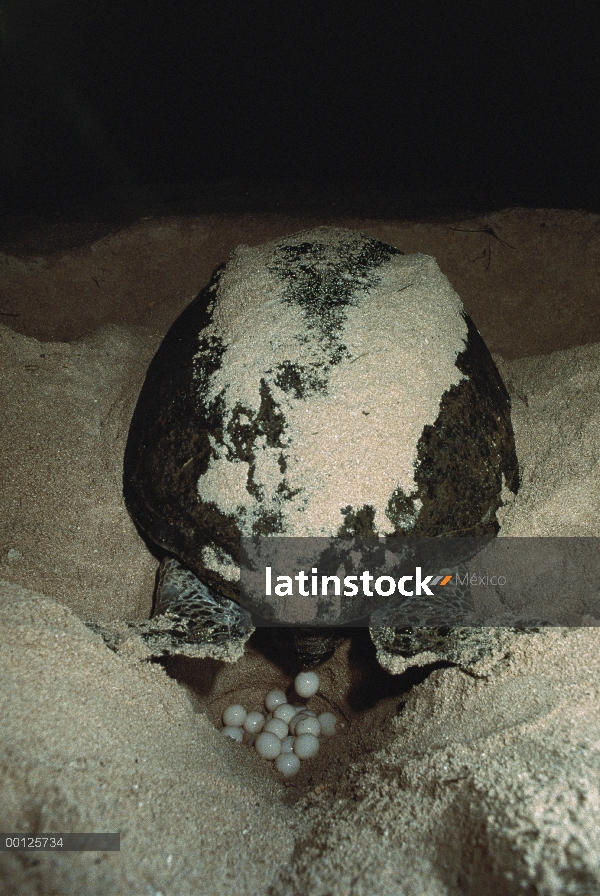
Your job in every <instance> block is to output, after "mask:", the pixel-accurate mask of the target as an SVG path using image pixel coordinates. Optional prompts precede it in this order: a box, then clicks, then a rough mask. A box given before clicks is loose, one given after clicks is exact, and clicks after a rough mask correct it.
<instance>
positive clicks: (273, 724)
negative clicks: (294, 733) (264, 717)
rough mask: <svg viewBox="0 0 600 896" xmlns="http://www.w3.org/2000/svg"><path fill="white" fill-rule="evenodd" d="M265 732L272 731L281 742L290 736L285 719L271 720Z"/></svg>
mask: <svg viewBox="0 0 600 896" xmlns="http://www.w3.org/2000/svg"><path fill="white" fill-rule="evenodd" d="M263 731H270V732H271V734H276V735H277V737H278V738H279V740H283V738H284V737H287V736H288V726H287V725H286V724H285V722H284V721H283V719H270V720H269V721H268V722H267V723H266V724H265V727H264V728H263Z"/></svg>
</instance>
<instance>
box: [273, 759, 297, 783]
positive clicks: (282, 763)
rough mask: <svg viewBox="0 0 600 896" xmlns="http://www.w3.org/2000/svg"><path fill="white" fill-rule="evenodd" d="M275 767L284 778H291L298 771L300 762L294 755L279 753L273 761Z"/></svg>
mask: <svg viewBox="0 0 600 896" xmlns="http://www.w3.org/2000/svg"><path fill="white" fill-rule="evenodd" d="M275 765H276V766H277V769H278V770H279V771H280V772H281V774H282V775H283V776H284V778H291V777H292V775H297V774H298V772H299V771H300V760H299V759H298V757H297V756H296V754H295V753H280V755H279V756H278V757H277V759H276V760H275Z"/></svg>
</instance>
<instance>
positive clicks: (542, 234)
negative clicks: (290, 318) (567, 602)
mask: <svg viewBox="0 0 600 896" xmlns="http://www.w3.org/2000/svg"><path fill="white" fill-rule="evenodd" d="M599 223H600V221H599V219H598V216H597V215H593V214H590V213H587V212H583V211H577V210H574V211H564V210H547V209H520V208H516V209H506V210H504V211H500V212H496V213H493V214H490V215H486V216H483V217H479V218H460V219H458V218H448V219H441V220H439V219H438V220H421V221H389V220H386V221H377V220H369V219H348V218H343V219H340V218H336V219H334V218H324V217H321V218H317V217H310V218H309V217H302V218H301V217H284V216H280V217H277V216H275V215H265V216H262V217H261V216H257V215H234V214H231V215H220V216H216V215H213V216H210V215H206V216H202V217H169V218H147V219H141V220H139V221H138V222H137V223H134V224H132V225H130V226H128V227H126V228H124V229H118V228H117V229H114V230H112V231H110V232H107V233H104V234H103V235H102V236H101V237H99V238H95V237H92V236H90V231H89V228H88V229H86V228H82V227H79V228H78V227H77V226H76V225H73V227H72V228H71V229H70V230H69V229H64V230H63V231H62V232H61V234H60V235H59V236H56V235H55V236H54V238H53V239H49V238H48V240H46V241H44V239H42V237H41V236H40V238H39V246H38V248H37V249H36V248H35V247H32V245H31V243H28V244H26V245H23V244H18V243H17V242H15V243H14V245H8V244H7V245H6V246H5V248H4V251H3V252H0V312H1V313H2V316H0V382H2V390H1V394H0V421H1V432H2V450H1V451H0V614H1V616H2V636H1V637H0V651H1V653H2V658H1V661H0V683H1V687H0V719H1V721H2V727H1V733H0V768H1V775H2V778H1V780H2V788H1V791H0V829H1V830H2V831H4V832H10V831H19V832H23V833H28V832H31V833H37V832H43V831H46V832H47V831H81V832H87V831H120V832H121V849H120V852H105V853H94V852H80V853H69V854H62V855H54V854H50V853H48V852H44V853H34V852H19V853H9V852H3V853H2V854H1V858H0V892H1V893H6V894H14V896H25V894H27V896H29V894H40V896H41V894H44V896H46V894H57V896H75V894H82V893H85V894H89V896H95V894H98V896H101V894H102V896H112V894H115V896H194V894H210V896H213V894H214V896H227V894H248V896H349V894H353V896H354V894H356V896H363V894H364V896H392V894H393V896H463V894H465V896H480V894H484V893H485V894H492V896H513V894H515V896H516V894H528V896H534V894H535V896H559V894H560V896H562V894H565V896H566V894H569V896H593V894H597V893H600V825H599V813H600V628H598V627H596V626H595V625H591V626H590V627H587V628H573V629H566V628H555V629H549V630H545V631H542V632H538V633H519V634H515V633H510V632H508V631H504V632H503V633H501V636H499V639H498V645H497V649H496V650H495V651H494V652H492V653H491V654H490V655H489V656H487V657H485V658H483V659H481V660H480V661H478V662H476V661H473V662H470V663H469V664H468V665H467V666H465V667H461V666H460V665H456V666H444V667H442V666H440V665H439V664H437V665H436V666H435V667H431V666H429V667H428V666H426V667H422V668H419V667H415V668H413V667H412V666H411V664H410V663H409V664H406V665H407V667H406V669H404V670H403V671H402V672H401V674H397V675H392V674H389V673H388V672H385V671H384V670H383V669H381V667H380V666H379V665H378V663H377V661H376V658H375V650H374V648H373V646H372V645H371V644H370V642H369V640H368V633H367V632H366V631H364V632H361V633H359V634H357V635H356V637H355V638H353V639H351V640H347V641H345V642H344V643H343V644H342V645H341V647H340V648H339V649H338V651H337V652H336V653H335V655H334V656H333V657H331V659H329V660H328V661H327V662H326V663H325V664H324V666H323V667H322V668H321V669H320V670H319V674H320V675H321V680H322V685H321V692H322V693H323V694H325V695H326V697H327V700H325V698H324V697H323V698H319V697H318V698H316V702H317V705H318V706H319V708H322V709H330V708H333V709H334V711H335V712H336V714H337V715H338V717H339V719H340V720H341V723H342V726H341V729H340V731H339V733H338V734H337V735H336V736H335V737H334V738H331V739H329V740H328V741H327V742H326V743H324V745H323V748H322V750H321V752H320V754H319V756H318V757H317V759H315V760H313V761H312V762H309V763H306V764H304V765H303V768H302V771H301V772H300V774H299V775H298V776H297V777H296V778H293V779H291V780H290V781H283V780H282V779H281V777H280V776H278V775H277V773H276V772H275V771H274V769H273V768H272V766H271V764H269V763H266V762H265V761H263V760H261V759H260V758H259V757H258V756H257V755H256V753H255V752H254V751H253V750H251V749H249V748H248V747H247V746H245V745H238V744H235V743H233V742H229V741H228V740H226V739H225V738H223V737H222V735H221V734H220V733H219V731H218V728H219V727H220V716H221V713H222V710H223V708H224V707H225V706H227V705H228V704H229V703H232V702H241V703H244V704H245V705H247V706H252V708H253V709H255V708H256V709H258V708H259V707H260V704H261V702H262V700H263V698H264V694H265V693H266V691H268V690H269V689H271V688H275V687H280V688H283V689H284V690H285V689H287V688H289V686H290V684H291V678H290V677H289V675H288V674H287V673H286V671H285V670H284V669H282V668H280V667H279V666H278V665H277V664H276V663H275V662H274V661H272V660H271V659H269V658H268V656H266V655H265V652H264V651H263V650H261V645H260V643H259V642H258V641H256V642H255V641H251V642H250V646H249V648H248V650H247V653H246V655H245V656H244V658H243V659H242V660H240V661H239V662H238V663H236V664H232V665H229V664H226V663H222V662H217V661H214V660H202V659H190V658H183V657H182V658H172V659H169V660H166V661H164V662H148V661H147V657H145V656H144V655H143V651H141V650H140V649H139V645H138V646H136V642H135V639H132V641H131V642H127V643H126V644H125V646H124V647H123V649H121V650H119V651H117V652H115V651H113V650H111V649H109V647H108V646H107V644H106V643H105V640H104V639H103V638H102V636H101V634H100V632H99V630H98V629H97V628H96V629H95V628H94V627H93V625H96V626H105V625H111V624H112V625H117V626H118V625H123V623H126V622H141V621H143V620H146V619H148V617H149V615H150V611H151V607H152V594H153V588H154V582H155V576H156V570H157V566H158V561H157V560H156V558H155V556H154V555H153V554H152V553H151V551H150V550H149V548H148V546H147V545H146V544H145V542H144V541H143V540H142V539H141V537H140V536H139V534H138V532H137V531H136V528H135V526H134V524H133V522H132V521H131V519H130V517H129V515H128V513H127V511H126V509H125V506H124V503H123V498H122V491H121V490H122V462H123V451H124V446H125V440H126V438H127V432H128V427H129V422H130V419H131V415H132V413H133V409H134V406H135V403H136V400H137V396H138V394H139V390H140V388H141V385H142V383H143V380H144V376H145V372H146V369H147V366H148V364H149V362H150V360H151V359H152V357H153V355H154V352H155V351H156V349H157V347H158V345H159V343H160V341H161V339H162V337H163V336H164V334H165V333H166V332H167V330H168V328H169V326H170V324H171V323H172V322H173V320H174V319H175V318H176V317H177V315H178V314H179V313H180V312H181V311H182V310H183V308H185V307H186V306H187V305H188V304H189V302H190V301H191V300H192V299H193V298H194V296H195V295H196V294H197V293H198V292H199V291H200V289H201V288H203V287H204V286H205V285H206V283H207V282H208V280H209V278H210V276H211V274H212V272H213V271H214V269H215V268H216V267H217V265H219V264H221V263H222V262H224V261H226V260H227V258H228V256H229V254H230V253H231V251H232V250H233V249H234V248H235V246H237V245H238V244H240V243H245V244H248V245H256V244H259V243H262V242H265V241H266V240H269V239H273V238H275V237H277V236H281V235H284V234H289V233H294V232H295V231H298V230H301V229H305V228H308V227H313V226H317V225H321V224H331V225H336V226H343V227H350V228H355V229H360V230H361V231H363V232H365V233H367V234H369V235H372V236H374V237H377V238H378V239H381V240H383V241H384V242H387V243H390V244H392V245H394V246H397V247H398V248H400V249H401V250H402V251H403V252H406V253H416V252H420V253H424V254H428V255H432V256H434V257H435V259H436V260H437V263H438V264H439V266H440V268H441V270H442V271H443V272H444V273H445V274H446V275H447V277H448V278H449V280H450V283H451V284H452V286H453V288H454V289H455V290H456V292H457V293H458V294H459V295H460V297H461V298H462V300H463V303H464V306H465V308H466V310H467V312H468V313H469V315H470V316H471V317H472V319H473V320H474V322H475V324H476V326H477V327H478V329H479V330H480V332H481V334H482V335H483V337H484V339H485V341H486V343H487V345H488V347H489V349H490V351H491V352H492V354H493V356H494V359H495V361H496V363H497V365H498V368H499V370H500V372H501V374H502V376H503V378H504V381H505V383H506V385H507V388H508V390H509V393H510V395H511V401H512V421H513V426H514V430H515V438H516V447H517V455H518V458H519V464H520V468H521V488H520V491H519V493H518V495H517V497H516V498H515V499H514V501H512V502H510V503H507V505H506V506H505V507H504V508H502V510H501V511H500V513H499V518H500V522H501V531H500V535H501V536H508V537H510V536H534V535H535V536H594V537H597V536H598V535H600V522H599V519H600V514H599V511H600V462H599V457H600V388H599V385H600V302H599V301H598V297H599V295H600V226H599ZM594 587H596V586H595V583H593V582H590V588H594ZM90 626H92V627H90ZM598 626H600V620H598Z"/></svg>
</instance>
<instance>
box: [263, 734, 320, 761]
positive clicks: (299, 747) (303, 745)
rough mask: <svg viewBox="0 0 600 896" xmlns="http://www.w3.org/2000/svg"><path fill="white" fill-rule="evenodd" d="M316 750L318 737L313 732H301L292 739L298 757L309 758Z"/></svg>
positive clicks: (315, 753)
mask: <svg viewBox="0 0 600 896" xmlns="http://www.w3.org/2000/svg"><path fill="white" fill-rule="evenodd" d="M261 737H262V735H261ZM318 752H319V739H318V738H317V737H315V736H314V734H301V735H300V736H299V737H297V738H296V739H295V740H294V753H295V754H296V756H297V757H298V759H311V758H312V757H313V756H316V755H317V753H318Z"/></svg>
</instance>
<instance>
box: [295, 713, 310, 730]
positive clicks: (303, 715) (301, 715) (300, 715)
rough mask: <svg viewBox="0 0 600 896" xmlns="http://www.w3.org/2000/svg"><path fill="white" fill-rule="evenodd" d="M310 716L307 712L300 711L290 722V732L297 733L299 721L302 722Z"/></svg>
mask: <svg viewBox="0 0 600 896" xmlns="http://www.w3.org/2000/svg"><path fill="white" fill-rule="evenodd" d="M309 718H310V716H309V715H308V713H306V712H298V713H296V715H295V716H294V718H293V719H292V721H291V722H290V734H295V733H296V725H297V724H298V722H301V721H302V719H309Z"/></svg>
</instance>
